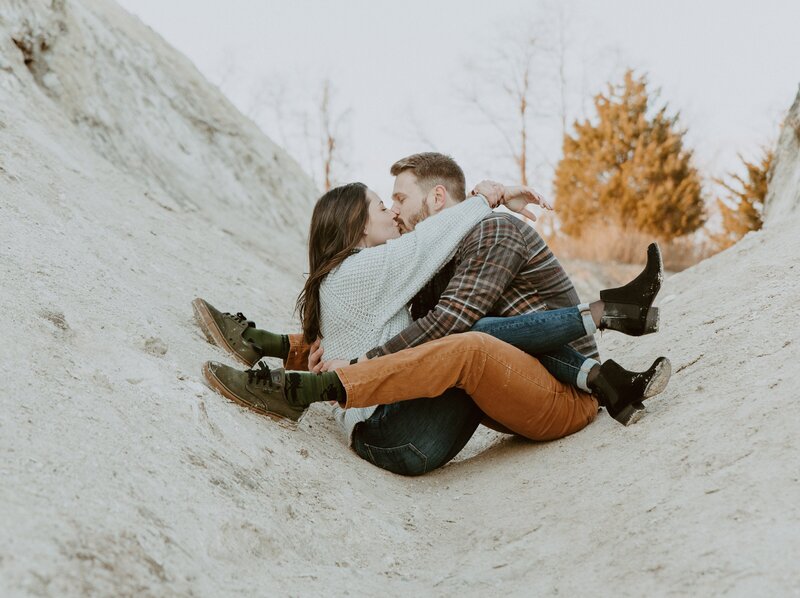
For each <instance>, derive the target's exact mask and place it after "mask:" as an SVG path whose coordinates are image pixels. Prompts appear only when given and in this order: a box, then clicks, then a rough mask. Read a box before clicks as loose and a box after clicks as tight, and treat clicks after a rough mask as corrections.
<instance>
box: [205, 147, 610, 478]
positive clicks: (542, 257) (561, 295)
mask: <svg viewBox="0 0 800 598" xmlns="http://www.w3.org/2000/svg"><path fill="white" fill-rule="evenodd" d="M391 174H392V175H393V176H395V177H396V179H395V185H394V191H393V195H392V197H393V200H394V206H393V209H394V210H395V213H396V216H397V219H398V221H399V222H400V224H401V226H402V227H403V229H404V230H405V231H410V230H413V228H414V227H415V226H416V224H418V223H419V222H420V221H422V220H423V219H425V218H427V217H428V216H430V215H432V214H434V213H438V212H440V211H442V210H444V209H446V208H448V207H450V206H452V205H455V204H456V203H458V202H460V201H462V200H463V199H464V198H465V196H466V193H465V180H464V174H463V171H462V170H461V168H460V167H459V166H458V165H457V164H456V163H455V161H453V160H452V159H451V158H449V157H448V156H444V155H442V154H437V153H423V154H415V155H413V156H409V157H408V158H405V159H403V160H400V161H398V162H397V163H395V164H394V165H393V166H392V168H391ZM578 303H579V298H578V295H577V292H576V291H575V288H574V286H573V285H572V283H571V281H570V280H569V278H568V277H567V275H566V273H565V272H564V270H563V268H562V267H561V265H560V264H559V262H558V260H557V259H556V258H555V256H553V254H552V252H551V251H550V249H549V248H548V247H547V245H546V243H545V242H544V241H543V240H542V238H541V237H540V236H539V235H538V233H536V231H535V230H534V229H533V228H531V227H530V226H528V225H527V224H525V223H523V222H521V221H519V220H517V219H515V218H514V217H512V216H510V215H507V214H500V213H493V214H491V215H490V216H488V217H487V218H485V219H484V220H483V221H482V222H481V223H480V224H478V225H477V226H476V227H475V228H474V229H473V230H472V231H471V232H470V233H469V234H468V235H467V237H465V238H464V240H463V241H462V243H461V245H460V246H459V248H458V250H457V251H456V254H455V256H454V257H453V259H452V260H451V262H450V263H449V264H447V266H445V267H444V268H443V269H442V270H441V271H440V272H439V274H438V275H437V276H436V277H434V279H432V280H431V281H430V282H429V283H428V285H427V286H426V287H425V288H423V289H422V290H421V291H420V293H418V295H417V296H416V297H415V298H414V300H413V301H412V303H411V306H410V308H411V312H412V316H413V317H414V318H416V321H415V322H414V323H413V324H412V325H411V326H410V327H408V328H407V329H406V330H404V331H403V332H401V333H400V334H399V335H397V337H395V338H394V339H391V340H390V341H388V342H387V343H386V344H384V345H383V346H381V347H376V348H374V349H373V350H371V351H369V352H368V354H367V355H366V356H362V359H367V358H375V357H380V356H382V355H387V354H390V353H394V352H397V351H400V350H402V349H405V348H408V347H413V346H416V345H419V344H421V343H423V342H426V341H429V340H434V339H437V338H441V337H443V336H445V335H448V334H452V333H457V332H462V331H466V330H469V329H470V328H472V326H473V325H474V324H475V323H476V322H477V321H478V320H479V319H480V318H481V317H483V316H500V317H503V316H512V315H519V314H524V313H528V312H531V311H536V310H543V309H555V308H560V307H572V306H575V305H577V304H578ZM196 307H197V306H196ZM203 309H205V308H203ZM211 319H212V318H210V317H208V316H207V317H206V325H205V326H204V328H205V329H206V331H207V333H208V332H209V329H213V328H214V323H213V322H211V321H210V320H211ZM216 319H217V320H219V318H218V317H217V318H216ZM243 322H244V318H243V316H241V320H240V323H241V325H244V324H243ZM248 326H249V325H248ZM249 328H252V326H249ZM258 332H259V331H252V330H249V329H248V330H245V334H246V335H247V336H249V340H250V341H252V342H255V343H256V344H258V345H259V346H263V345H264V344H265V342H275V338H273V337H277V336H278V335H272V337H266V336H264V337H263V338H264V339H265V340H258V339H259V335H258V334H256V333H258ZM264 334H270V333H264ZM210 336H213V334H211V335H210ZM233 336H234V337H235V336H236V333H234V334H233ZM280 338H281V339H282V340H281V341H280V342H281V343H282V344H283V347H282V349H283V354H282V356H284V357H285V358H286V361H287V364H286V366H287V368H289V369H292V367H293V368H295V369H299V368H298V366H299V365H300V364H299V363H298V362H299V361H300V360H303V359H304V358H305V355H306V352H307V351H308V347H305V346H303V345H302V343H300V342H299V341H300V339H299V337H298V336H291V337H280ZM270 339H271V340H270ZM232 342H233V343H235V342H237V341H236V339H235V338H234V339H233V341H232ZM217 344H221V343H219V342H217ZM230 344H231V343H229V345H230ZM223 346H225V345H223ZM573 346H574V347H575V348H576V349H577V350H578V351H580V352H582V353H583V354H584V355H586V356H588V357H594V358H596V357H597V356H598V352H597V347H596V345H595V343H594V340H593V339H592V338H591V337H585V338H583V339H580V340H579V341H577V342H575V343H573ZM245 349H246V348H245ZM271 354H273V355H277V354H279V353H271ZM320 355H321V351H315V352H313V353H312V355H311V359H310V362H309V364H310V366H312V367H315V368H316V369H320V367H321V366H320V365H319V364H318V363H317V362H318V360H319V357H320ZM354 357H355V356H354ZM248 361H253V360H252V359H250V360H247V361H245V362H246V363H248ZM290 366H292V367H290ZM585 384H586V380H584V385H585ZM584 390H588V387H585V386H584ZM337 418H338V419H339V421H340V423H341V424H342V425H343V427H344V429H345V431H346V432H347V434H348V436H349V438H350V440H351V442H352V446H353V448H354V449H355V450H356V452H357V453H358V454H359V455H360V456H361V457H362V458H364V459H366V460H369V461H371V462H372V463H374V464H375V465H377V466H379V467H382V468H384V469H387V470H389V471H393V472H395V473H400V474H405V475H416V474H421V473H425V472H426V471H430V470H431V469H434V468H436V467H439V466H441V465H443V464H444V463H446V462H447V461H449V460H450V459H452V457H454V456H455V455H456V454H457V453H458V452H459V451H460V450H461V449H462V448H463V446H464V445H465V444H466V442H467V441H468V440H469V438H470V437H471V436H472V434H473V432H474V431H475V429H476V428H477V426H478V424H479V423H480V421H481V419H482V418H483V414H482V413H481V412H480V410H479V409H478V408H477V407H476V406H475V404H474V403H473V402H472V401H471V399H470V398H469V397H468V396H466V395H465V394H464V393H463V392H462V391H460V390H458V389H451V390H449V391H447V393H446V394H445V396H443V397H437V398H425V399H417V400H411V401H403V402H400V403H395V404H391V405H382V406H379V407H377V408H368V409H349V410H337Z"/></svg>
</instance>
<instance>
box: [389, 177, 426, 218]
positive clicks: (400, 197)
mask: <svg viewBox="0 0 800 598" xmlns="http://www.w3.org/2000/svg"><path fill="white" fill-rule="evenodd" d="M392 211H393V212H394V213H395V218H396V219H397V223H398V224H399V225H400V232H401V233H407V232H410V231H412V230H414V227H415V226H416V225H417V224H419V223H420V222H422V221H423V220H425V219H426V218H427V217H428V216H430V215H431V211H430V206H429V205H428V197H427V195H426V194H425V193H423V192H422V189H420V188H419V185H417V177H416V175H415V174H414V173H413V172H412V171H410V170H405V171H403V172H401V173H400V174H398V175H397V177H395V179H394V189H392Z"/></svg>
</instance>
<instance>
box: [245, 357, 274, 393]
mask: <svg viewBox="0 0 800 598" xmlns="http://www.w3.org/2000/svg"><path fill="white" fill-rule="evenodd" d="M246 371H247V383H248V384H254V385H256V386H266V387H267V388H271V387H272V376H271V374H270V369H269V366H267V364H265V363H264V362H260V363H259V364H258V369H256V368H253V369H251V370H246Z"/></svg>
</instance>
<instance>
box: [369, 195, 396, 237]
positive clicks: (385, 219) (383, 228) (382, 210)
mask: <svg viewBox="0 0 800 598" xmlns="http://www.w3.org/2000/svg"><path fill="white" fill-rule="evenodd" d="M367 201H369V219H368V220H367V226H366V231H365V234H364V246H365V247H375V246H376V245H383V244H384V243H386V241H388V240H389V239H397V238H398V237H399V236H400V227H399V225H398V223H397V221H396V220H395V219H394V212H392V211H391V210H388V209H387V208H386V206H385V205H383V202H382V201H381V198H380V197H378V196H377V195H376V194H375V193H374V192H373V191H371V190H369V189H367Z"/></svg>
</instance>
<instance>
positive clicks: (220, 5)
mask: <svg viewBox="0 0 800 598" xmlns="http://www.w3.org/2000/svg"><path fill="white" fill-rule="evenodd" d="M119 1H120V3H121V4H122V5H123V6H124V7H125V8H127V9H128V10H129V11H131V12H133V13H134V14H136V15H137V16H139V17H140V18H141V19H142V20H143V21H144V22H145V23H147V24H148V25H150V26H151V27H153V28H154V29H155V30H156V31H157V32H159V33H160V34H161V35H162V36H163V37H164V38H166V40H167V41H168V42H170V43H171V44H172V45H174V46H175V47H177V48H178V49H179V50H180V51H182V52H183V53H184V54H186V55H187V56H188V57H189V58H190V59H191V60H192V61H193V62H194V63H195V64H196V65H197V67H198V68H199V69H200V70H201V71H202V72H203V73H204V74H205V75H206V76H207V77H208V78H209V79H210V80H212V81H213V82H215V83H218V84H220V86H221V87H222V89H223V91H224V92H225V93H226V94H227V95H228V96H229V97H230V98H231V99H232V100H233V102H234V103H235V104H236V105H237V106H239V107H240V108H241V109H242V110H243V111H245V112H248V111H252V109H253V107H254V99H255V97H256V95H257V90H259V89H262V90H263V89H267V90H269V89H272V88H273V87H275V88H277V87H278V86H279V84H283V85H284V86H285V87H286V88H287V89H288V90H289V91H288V93H287V96H286V97H287V98H288V100H289V101H290V104H291V105H290V106H289V110H288V111H289V112H291V108H292V107H295V108H296V110H299V111H310V110H311V109H310V105H311V103H312V100H313V99H314V98H315V97H317V96H318V94H319V88H320V86H321V81H322V80H323V79H325V78H326V77H328V78H330V79H331V80H332V81H333V83H334V85H335V86H336V89H337V96H336V98H335V101H336V105H337V106H338V108H340V109H343V108H349V109H350V110H351V113H350V117H349V120H348V121H347V125H348V126H347V128H346V130H347V131H349V133H348V134H347V135H346V137H345V138H344V140H343V141H342V142H341V151H342V152H343V154H344V155H345V156H346V157H347V159H348V163H349V164H348V168H347V169H346V170H345V171H341V176H342V178H343V179H345V180H356V179H357V180H362V181H364V182H365V183H367V184H368V185H369V186H371V187H373V188H374V189H376V190H377V191H378V192H379V193H380V194H381V195H382V196H383V197H384V199H388V195H389V191H390V189H391V181H390V177H389V174H388V167H389V165H390V164H391V163H392V162H393V161H394V160H396V159H397V158H399V157H402V156H404V155H407V154H409V153H412V152H415V151H419V150H426V149H431V147H434V148H435V149H437V150H439V151H444V152H447V153H450V154H452V155H453V156H454V157H455V158H456V159H457V160H459V161H460V162H461V164H462V166H464V168H465V171H466V173H467V180H468V184H469V183H470V182H476V181H477V180H478V179H481V178H485V177H495V178H509V177H511V176H512V175H513V173H514V171H513V165H512V164H511V162H510V161H509V159H508V158H506V157H505V156H504V155H503V143H502V139H501V138H500V137H499V136H498V134H497V132H496V131H495V130H494V129H492V128H491V127H489V126H487V125H486V123H485V121H484V120H482V118H481V117H480V115H479V114H477V113H476V111H475V110H473V109H471V108H470V106H469V105H468V104H467V103H466V102H464V100H463V99H462V98H463V96H464V93H463V90H464V89H465V88H466V87H469V86H470V85H472V84H477V85H478V86H479V88H480V89H481V90H482V96H485V98H486V100H487V102H488V103H489V106H490V108H492V109H494V110H502V104H501V102H500V100H499V99H497V98H499V96H498V95H497V92H498V90H497V87H496V85H495V84H493V83H491V82H490V81H488V80H487V79H486V78H485V77H482V76H478V75H477V74H476V72H475V71H474V70H472V69H471V68H470V67H469V65H470V64H474V63H475V60H476V59H477V58H479V57H482V56H483V57H486V56H491V55H492V52H493V50H494V49H495V48H497V47H499V46H501V45H502V44H503V43H504V40H506V39H508V36H510V35H515V34H518V33H519V29H520V28H521V27H524V28H525V29H526V30H527V29H528V28H530V30H531V31H534V30H536V29H537V28H541V27H542V26H543V25H547V26H548V28H549V29H550V30H553V29H554V27H553V25H552V24H551V23H548V22H547V21H552V18H553V14H554V11H553V8H552V7H553V5H552V4H551V5H550V8H549V9H548V7H547V5H545V4H544V3H543V2H535V1H532V0H506V1H503V0H495V1H494V2H487V1H485V0H482V1H471V0H470V1H467V0H438V1H437V0H427V1H425V0H411V1H405V2H398V1H396V0H395V1H392V2H388V1H376V0H371V1H370V0H348V1H347V2H344V1H341V2H331V1H319V0H297V1H293V2H288V1H287V2H267V1H263V0H119ZM561 5H562V6H563V7H564V14H565V15H566V17H567V26H566V27H565V32H566V47H567V52H566V73H567V80H568V85H569V90H570V95H569V96H568V108H569V115H570V117H571V118H575V117H579V116H581V115H582V114H583V113H584V111H586V110H587V109H589V108H590V107H591V106H590V104H589V103H588V102H589V101H590V99H591V96H592V95H593V94H594V93H596V92H598V91H600V90H601V89H602V86H603V83H604V82H606V81H608V80H609V79H610V78H613V77H619V74H620V72H621V69H623V68H624V67H627V66H631V67H634V68H636V69H638V70H639V71H640V72H646V73H648V75H649V77H650V80H651V82H652V84H653V85H654V86H657V87H659V88H660V89H661V98H662V100H664V101H666V102H667V103H668V104H669V106H670V108H671V110H672V111H677V110H680V113H681V123H682V124H683V126H685V127H687V128H688V129H689V136H688V142H689V144H690V145H691V147H693V148H695V150H696V157H697V164H698V166H699V167H700V168H701V170H702V171H703V173H704V175H705V176H707V177H711V176H718V175H721V174H722V173H723V172H724V171H726V170H730V169H733V168H735V167H736V165H737V159H736V153H737V152H742V153H744V154H745V155H746V156H747V157H754V156H756V155H757V153H758V150H759V146H760V145H762V144H766V143H770V142H774V141H775V139H776V138H777V134H778V127H779V124H780V120H781V118H782V116H783V113H784V112H785V111H786V110H787V109H788V107H789V106H790V105H791V103H792V100H793V99H794V97H795V95H796V93H797V90H798V84H800V29H798V24H799V23H800V1H797V0H761V1H759V2H755V1H744V0H672V1H670V2H665V1H664V0H606V1H603V2H598V1H592V0H567V1H564V2H562V3H561ZM273 83H274V84H275V85H274V86H273ZM265 85H266V87H264V86H265ZM542 90H543V92H542V93H543V95H547V97H548V99H550V100H552V99H553V96H554V88H552V85H549V84H546V83H545V82H544V81H543V82H542ZM587 114H588V115H591V111H590V110H589V111H588V113H587ZM255 116H256V118H257V120H258V122H259V123H260V124H261V125H262V128H265V129H266V132H267V134H268V135H270V136H271V137H272V138H273V139H275V140H276V141H278V142H280V141H281V137H284V138H287V139H288V138H289V137H291V134H290V133H287V132H286V127H287V126H289V125H291V124H292V123H290V122H289V121H291V120H292V119H294V120H297V117H296V116H295V115H293V114H290V115H289V116H287V117H286V118H285V119H284V122H282V123H279V122H276V118H275V116H274V112H273V111H271V110H270V109H263V110H262V111H261V112H260V113H259V114H256V115H255ZM556 120H557V119H553V118H551V119H549V120H548V119H540V120H538V121H537V122H536V123H534V131H533V136H534V139H535V142H536V143H537V145H538V146H539V147H540V148H541V153H542V155H543V157H544V159H543V160H542V162H543V164H542V165H541V166H540V168H539V169H538V171H537V172H538V175H539V176H538V181H537V182H539V185H540V187H542V188H544V189H545V190H548V189H549V187H548V185H549V180H548V177H549V174H550V172H551V171H550V170H549V168H548V167H547V166H546V165H545V164H544V163H545V162H548V163H550V164H551V165H552V164H553V163H555V162H556V161H557V160H558V157H559V154H560V143H561V142H560V135H559V131H560V125H559V124H558V123H557V122H556ZM282 127H283V130H279V129H281V128H282ZM292 139H293V140H292V141H287V144H289V145H293V146H294V152H295V153H296V154H302V153H303V151H302V149H298V148H299V147H301V146H299V145H298V143H297V142H296V139H294V138H292ZM297 157H298V159H299V160H300V161H301V163H303V162H304V160H305V156H303V155H298V156H297Z"/></svg>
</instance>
